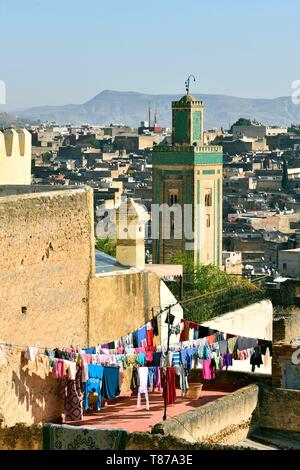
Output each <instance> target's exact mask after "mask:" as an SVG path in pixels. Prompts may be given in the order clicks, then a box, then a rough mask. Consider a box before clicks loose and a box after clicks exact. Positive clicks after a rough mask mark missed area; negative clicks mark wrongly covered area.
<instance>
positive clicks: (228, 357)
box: [222, 353, 232, 368]
mask: <svg viewBox="0 0 300 470" xmlns="http://www.w3.org/2000/svg"><path fill="white" fill-rule="evenodd" d="M222 361H223V367H226V368H227V367H231V366H232V354H230V353H228V354H223V356H222Z"/></svg>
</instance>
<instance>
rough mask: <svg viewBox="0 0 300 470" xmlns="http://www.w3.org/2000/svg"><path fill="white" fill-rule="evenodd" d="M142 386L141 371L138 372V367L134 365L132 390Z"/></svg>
mask: <svg viewBox="0 0 300 470" xmlns="http://www.w3.org/2000/svg"><path fill="white" fill-rule="evenodd" d="M139 386H140V379H139V373H138V368H137V367H133V368H132V378H131V385H130V388H131V390H132V392H134V391H135V390H137V389H138V388H139Z"/></svg>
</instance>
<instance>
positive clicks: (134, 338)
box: [132, 330, 139, 348]
mask: <svg viewBox="0 0 300 470" xmlns="http://www.w3.org/2000/svg"><path fill="white" fill-rule="evenodd" d="M132 344H133V347H134V348H138V347H139V340H138V330H136V331H134V332H133V333H132Z"/></svg>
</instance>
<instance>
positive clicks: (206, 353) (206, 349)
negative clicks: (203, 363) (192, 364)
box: [203, 344, 211, 359]
mask: <svg viewBox="0 0 300 470" xmlns="http://www.w3.org/2000/svg"><path fill="white" fill-rule="evenodd" d="M203 359H211V349H210V347H209V346H208V345H207V344H206V345H205V346H204V350H203Z"/></svg>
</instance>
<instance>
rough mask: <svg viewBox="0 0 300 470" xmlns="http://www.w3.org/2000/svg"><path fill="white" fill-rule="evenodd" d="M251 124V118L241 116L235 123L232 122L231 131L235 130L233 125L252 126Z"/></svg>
mask: <svg viewBox="0 0 300 470" xmlns="http://www.w3.org/2000/svg"><path fill="white" fill-rule="evenodd" d="M251 124H252V122H251V119H247V118H243V117H241V118H239V119H238V120H237V121H236V122H235V123H234V124H232V126H231V128H230V133H232V132H233V126H251Z"/></svg>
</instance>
